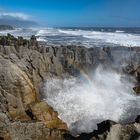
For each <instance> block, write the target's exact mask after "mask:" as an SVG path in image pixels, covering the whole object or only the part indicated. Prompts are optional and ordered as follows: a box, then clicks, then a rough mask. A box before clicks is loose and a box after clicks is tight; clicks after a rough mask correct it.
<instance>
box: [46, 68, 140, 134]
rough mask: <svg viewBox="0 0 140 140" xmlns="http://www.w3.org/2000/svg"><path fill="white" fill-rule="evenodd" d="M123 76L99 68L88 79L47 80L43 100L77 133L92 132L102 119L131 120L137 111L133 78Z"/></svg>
mask: <svg viewBox="0 0 140 140" xmlns="http://www.w3.org/2000/svg"><path fill="white" fill-rule="evenodd" d="M123 76H124V75H121V74H119V73H117V72H115V71H112V70H109V71H106V70H104V69H103V68H102V67H98V68H97V69H96V71H95V72H93V75H92V76H90V79H89V80H86V79H84V78H81V79H80V80H77V79H76V78H69V79H51V80H47V81H46V82H45V84H44V100H45V101H46V102H47V103H48V104H49V105H51V106H52V107H53V108H54V109H55V110H56V111H58V113H59V117H60V118H61V119H62V120H63V121H64V122H66V123H67V125H68V127H69V129H70V131H71V132H75V133H77V134H79V133H82V132H91V131H93V130H94V129H96V124H97V123H99V122H101V121H104V120H113V121H116V122H121V123H125V122H131V121H133V120H134V119H135V118H136V116H137V115H138V114H139V113H140V97H138V96H136V95H135V94H134V92H133V90H132V87H133V86H134V85H133V82H131V81H132V80H131V81H130V80H128V78H127V77H126V76H124V78H122V77H123Z"/></svg>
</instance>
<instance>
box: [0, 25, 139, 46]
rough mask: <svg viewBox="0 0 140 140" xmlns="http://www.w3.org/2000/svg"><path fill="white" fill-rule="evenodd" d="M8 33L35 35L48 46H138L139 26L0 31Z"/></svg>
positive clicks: (25, 36)
mask: <svg viewBox="0 0 140 140" xmlns="http://www.w3.org/2000/svg"><path fill="white" fill-rule="evenodd" d="M7 33H10V34H12V35H14V36H16V37H18V36H23V37H24V38H26V39H29V38H30V37H31V35H35V36H36V37H37V40H38V41H41V42H42V41H44V42H46V43H47V45H48V46H52V45H56V46H61V45H78V46H85V47H88V48H90V47H114V46H115V47H116V46H125V47H139V46H140V28H108V27H104V28H91V27H83V28H78V27H76V28H70V27H67V28H65V27H62V28H28V29H25V28H16V29H15V30H7V31H0V35H6V34H7Z"/></svg>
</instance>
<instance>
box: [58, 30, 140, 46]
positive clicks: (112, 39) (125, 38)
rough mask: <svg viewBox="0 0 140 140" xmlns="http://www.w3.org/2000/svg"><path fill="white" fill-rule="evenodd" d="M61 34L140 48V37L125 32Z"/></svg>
mask: <svg viewBox="0 0 140 140" xmlns="http://www.w3.org/2000/svg"><path fill="white" fill-rule="evenodd" d="M59 32H61V33H65V34H70V35H81V36H83V37H84V38H88V39H91V40H92V39H93V40H96V39H97V40H100V41H101V42H104V43H112V44H116V45H122V46H127V47H130V46H131V47H134V46H140V35H134V34H128V33H123V31H116V32H115V33H112V32H110V33H109V32H97V31H83V30H75V31H74V30H73V31H67V30H59Z"/></svg>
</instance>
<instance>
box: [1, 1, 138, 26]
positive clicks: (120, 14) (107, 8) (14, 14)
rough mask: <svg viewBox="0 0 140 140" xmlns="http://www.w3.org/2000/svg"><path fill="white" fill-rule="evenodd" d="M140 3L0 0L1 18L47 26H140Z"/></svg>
mask: <svg viewBox="0 0 140 140" xmlns="http://www.w3.org/2000/svg"><path fill="white" fill-rule="evenodd" d="M139 7H140V0H0V18H6V19H7V18H10V19H12V18H13V19H18V20H23V21H35V22H38V23H39V24H40V25H43V26H47V27H56V26H57V27H140V8H139Z"/></svg>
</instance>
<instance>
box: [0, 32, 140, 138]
mask: <svg viewBox="0 0 140 140" xmlns="http://www.w3.org/2000/svg"><path fill="white" fill-rule="evenodd" d="M129 54H131V55H130V56H128V55H129ZM118 56H119V57H118ZM99 64H102V65H103V66H104V68H107V67H108V66H110V67H112V68H114V69H117V70H118V71H121V72H125V73H127V74H130V75H133V76H135V77H136V79H137V81H138V82H137V84H136V87H139V84H140V80H139V79H140V48H133V49H131V51H130V50H129V48H123V47H122V48H118V47H116V48H90V49H87V48H85V47H80V46H62V47H59V48H58V47H47V46H42V45H40V44H39V43H38V42H37V41H36V37H35V36H32V37H31V39H30V40H25V39H23V38H22V37H19V38H15V37H14V36H12V35H10V34H8V35H7V36H2V37H0V139H4V140H11V139H12V140H19V139H20V140H25V139H29V140H32V139H33V140H56V139H57V140H62V139H64V138H65V139H69V140H71V139H79V140H88V139H91V140H94V139H95V140H96V139H100V140H105V139H107V140H122V139H123V140H128V139H134V138H136V139H137V138H138V137H139V133H140V125H139V121H136V123H132V124H128V125H121V124H116V123H114V122H111V121H105V122H102V123H101V124H99V125H98V130H96V131H94V132H92V133H91V134H81V135H80V136H79V137H73V136H71V135H69V133H68V134H66V132H67V126H66V124H65V123H64V122H62V121H61V120H60V119H59V118H58V114H57V112H55V111H54V110H53V109H52V108H51V107H50V106H49V105H48V104H47V103H45V102H43V101H42V100H41V99H42V98H41V85H42V83H43V82H44V80H45V79H46V78H49V77H60V78H63V77H64V76H78V75H79V74H81V73H89V74H90V70H93V69H94V68H95V67H97V66H98V65H99ZM123 64H125V65H123ZM138 89H139V88H138ZM134 90H135V91H136V92H137V91H138V92H137V93H138V94H139V90H137V89H136V88H134ZM137 120H138V119H137ZM63 134H64V137H63Z"/></svg>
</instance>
